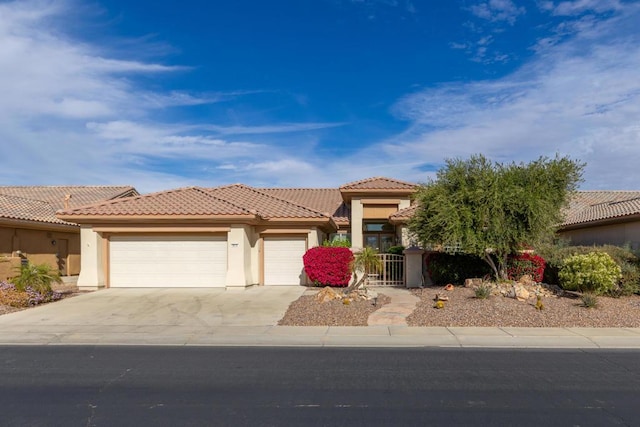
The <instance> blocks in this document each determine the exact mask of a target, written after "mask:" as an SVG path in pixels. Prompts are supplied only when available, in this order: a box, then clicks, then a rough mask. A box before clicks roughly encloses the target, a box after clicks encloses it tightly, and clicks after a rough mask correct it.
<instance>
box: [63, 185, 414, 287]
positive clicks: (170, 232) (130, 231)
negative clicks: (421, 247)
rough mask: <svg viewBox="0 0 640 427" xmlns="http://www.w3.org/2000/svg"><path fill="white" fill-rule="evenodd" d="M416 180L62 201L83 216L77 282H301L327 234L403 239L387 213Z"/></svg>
mask: <svg viewBox="0 0 640 427" xmlns="http://www.w3.org/2000/svg"><path fill="white" fill-rule="evenodd" d="M416 189H417V187H416V185H415V184H411V183H407V182H403V181H398V180H395V179H390V178H382V177H375V178H369V179H365V180H361V181H357V182H352V183H348V184H345V185H343V186H341V187H340V188H310V189H305V188H253V187H249V186H246V185H242V184H235V185H228V186H222V187H215V188H200V187H189V188H180V189H175V190H168V191H162V192H158V193H153V194H147V195H142V196H140V195H138V196H134V197H128V198H124V199H117V200H111V201H106V202H101V203H96V204H93V205H89V206H84V207H79V208H75V209H74V208H71V209H65V210H64V211H60V212H58V215H57V217H58V219H60V220H63V221H67V222H71V223H77V224H80V228H81V232H80V233H81V238H82V258H81V260H82V266H81V273H80V277H79V279H78V286H79V287H81V288H100V287H180V286H183V287H228V288H232V287H246V286H250V285H254V284H261V285H266V286H270V285H295V284H304V283H306V278H305V275H304V271H303V265H302V256H303V255H304V253H305V252H306V250H307V249H308V248H310V247H313V246H317V245H320V244H321V243H322V242H323V241H324V240H325V239H333V238H340V237H341V236H344V237H347V238H349V239H350V240H351V242H352V246H353V247H355V248H358V247H364V246H371V247H375V248H376V249H378V250H380V251H385V250H386V249H388V248H389V247H390V246H394V245H406V244H407V243H408V242H407V237H406V230H405V225H404V223H403V222H401V221H393V220H392V217H393V215H395V214H397V213H398V212H401V211H403V210H405V209H407V208H409V207H410V205H411V196H412V194H413V193H414V192H415V191H416Z"/></svg>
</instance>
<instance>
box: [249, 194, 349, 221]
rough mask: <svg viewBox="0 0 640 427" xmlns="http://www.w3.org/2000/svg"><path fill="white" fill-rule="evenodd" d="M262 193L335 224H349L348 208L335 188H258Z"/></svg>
mask: <svg viewBox="0 0 640 427" xmlns="http://www.w3.org/2000/svg"><path fill="white" fill-rule="evenodd" d="M259 190H260V191H262V192H263V193H267V194H270V195H272V196H275V197H279V198H281V199H284V200H289V201H291V202H293V203H297V204H299V205H301V206H307V207H309V208H311V209H313V210H315V211H318V212H323V213H326V214H327V215H330V216H332V217H333V219H334V221H336V223H338V224H341V225H344V224H348V223H349V218H350V216H351V212H350V208H349V206H348V205H346V204H345V203H344V201H343V200H342V195H341V194H340V190H338V189H337V188H260V189H259Z"/></svg>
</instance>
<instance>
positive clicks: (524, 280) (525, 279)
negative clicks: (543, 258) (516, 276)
mask: <svg viewBox="0 0 640 427" xmlns="http://www.w3.org/2000/svg"><path fill="white" fill-rule="evenodd" d="M518 283H519V284H521V285H524V286H534V285H535V284H536V281H535V280H533V277H531V275H530V274H525V275H524V276H522V277H521V278H520V280H518Z"/></svg>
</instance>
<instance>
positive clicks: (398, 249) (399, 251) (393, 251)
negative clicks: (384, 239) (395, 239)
mask: <svg viewBox="0 0 640 427" xmlns="http://www.w3.org/2000/svg"><path fill="white" fill-rule="evenodd" d="M403 252H404V246H391V247H390V248H389V249H387V253H388V254H393V255H402V253H403Z"/></svg>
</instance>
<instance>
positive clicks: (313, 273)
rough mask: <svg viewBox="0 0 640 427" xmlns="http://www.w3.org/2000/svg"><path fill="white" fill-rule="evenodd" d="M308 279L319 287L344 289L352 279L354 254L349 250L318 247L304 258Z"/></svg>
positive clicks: (309, 251) (310, 250)
mask: <svg viewBox="0 0 640 427" xmlns="http://www.w3.org/2000/svg"><path fill="white" fill-rule="evenodd" d="M302 260H303V262H304V271H305V273H307V277H308V278H309V280H311V281H312V282H313V283H314V284H316V285H318V286H337V287H344V286H348V285H349V279H350V278H351V262H352V261H353V253H352V252H351V249H349V248H340V247H327V246H317V247H315V248H311V249H309V250H308V251H307V252H306V253H305V254H304V256H303V257H302Z"/></svg>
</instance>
